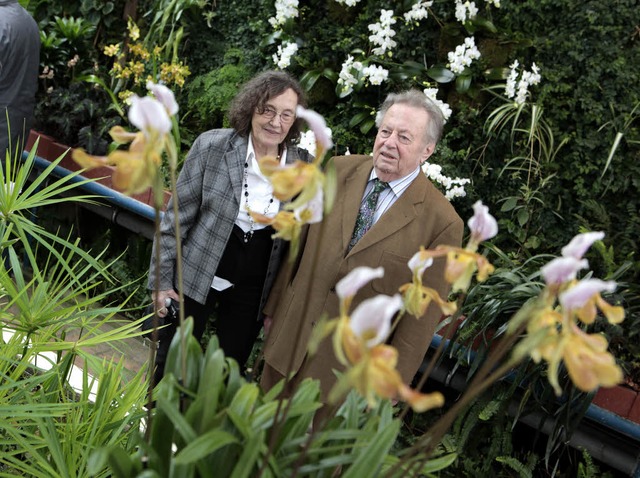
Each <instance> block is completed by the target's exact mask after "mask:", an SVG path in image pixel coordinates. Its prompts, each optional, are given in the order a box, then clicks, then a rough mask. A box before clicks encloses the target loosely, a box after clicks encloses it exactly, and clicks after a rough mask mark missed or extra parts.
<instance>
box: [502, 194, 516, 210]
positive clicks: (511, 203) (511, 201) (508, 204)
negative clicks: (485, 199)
mask: <svg viewBox="0 0 640 478" xmlns="http://www.w3.org/2000/svg"><path fill="white" fill-rule="evenodd" d="M517 204H518V198H515V197H510V198H508V199H507V200H506V201H505V202H504V203H502V207H501V208H500V211H502V212H507V211H511V210H512V209H513V208H515V207H516V206H517Z"/></svg>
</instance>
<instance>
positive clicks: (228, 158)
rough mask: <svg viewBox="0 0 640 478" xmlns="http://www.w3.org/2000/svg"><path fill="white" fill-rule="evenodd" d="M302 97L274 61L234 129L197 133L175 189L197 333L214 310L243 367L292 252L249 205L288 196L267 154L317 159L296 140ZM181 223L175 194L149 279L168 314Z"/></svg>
mask: <svg viewBox="0 0 640 478" xmlns="http://www.w3.org/2000/svg"><path fill="white" fill-rule="evenodd" d="M298 105H302V106H305V99H304V94H303V91H302V89H301V87H300V85H299V84H298V82H297V81H296V80H294V79H293V78H292V77H291V76H289V75H288V74H287V73H284V72H280V71H267V72H264V73H261V74H260V75H258V76H257V77H255V78H254V79H252V80H250V81H249V82H248V83H247V84H246V85H244V87H243V88H242V89H241V91H240V92H239V93H238V94H237V96H236V97H235V98H234V100H233V102H232V104H231V107H230V110H229V112H228V117H229V120H230V124H231V126H232V129H214V130H210V131H207V132H205V133H203V134H201V135H200V136H199V137H198V138H197V139H196V141H195V142H194V144H193V146H192V148H191V150H190V151H189V154H188V156H187V159H186V160H185V163H184V165H183V167H182V170H181V172H180V175H179V177H178V181H177V198H172V201H173V200H176V199H177V201H178V205H179V213H178V217H177V220H178V222H179V224H180V236H181V247H182V271H183V282H184V286H183V287H184V290H183V293H184V313H185V317H189V316H192V317H193V318H194V331H193V333H194V335H195V336H196V338H198V339H200V338H201V337H202V335H203V333H204V330H205V328H206V325H207V321H208V320H209V318H210V317H211V316H212V314H213V313H214V312H215V322H214V325H215V332H216V334H217V336H218V339H219V342H220V346H221V347H222V349H223V350H224V352H225V355H226V356H228V357H232V358H234V359H235V360H237V362H238V363H239V365H240V366H241V367H243V366H244V364H245V362H246V361H247V359H248V358H249V355H250V353H251V349H252V347H253V344H254V342H255V340H256V338H257V335H258V333H259V331H260V328H261V326H262V321H261V320H260V318H261V314H260V311H261V309H262V305H263V303H264V301H265V299H266V297H267V296H268V294H269V290H270V289H271V285H272V282H273V279H274V278H275V275H276V272H277V269H278V267H279V265H280V262H281V259H282V257H283V252H284V250H283V249H284V247H283V244H281V243H280V240H273V239H272V238H271V236H272V234H273V230H272V229H271V227H265V226H264V225H261V224H258V223H256V222H254V220H253V219H252V217H251V215H250V212H251V211H255V212H259V213H260V214H264V215H266V216H275V215H276V213H277V212H278V210H279V208H280V206H281V204H280V202H279V201H278V200H277V199H276V198H275V197H274V196H273V190H272V188H271V185H270V183H269V181H267V180H266V178H265V177H264V176H263V175H262V173H261V172H260V168H259V166H258V161H259V160H260V159H262V158H263V157H265V156H270V157H277V158H279V160H280V161H281V163H282V164H284V163H292V162H294V161H296V160H298V159H302V160H304V161H309V160H310V159H311V158H310V156H309V153H308V152H307V151H306V150H303V149H300V148H298V147H296V146H294V145H293V143H292V141H293V140H295V139H297V138H298V137H299V134H300V130H299V120H297V119H296V113H295V112H296V106H298ZM175 224H176V217H175V215H174V214H173V205H172V204H171V203H169V205H168V207H167V212H166V213H165V215H164V217H163V219H162V223H161V226H160V238H159V240H156V241H155V242H154V245H153V246H154V252H153V254H152V259H151V266H150V270H149V281H148V287H149V289H151V290H152V291H153V292H152V298H153V300H154V301H155V304H156V307H157V310H158V315H159V316H160V317H164V316H165V315H166V314H167V308H166V307H165V306H166V305H167V304H168V303H169V300H168V299H173V300H176V301H177V300H178V293H177V292H176V289H177V286H178V284H177V270H176V267H177V265H176V226H175ZM156 248H159V249H160V262H159V263H156V261H155V257H156V254H155V251H156ZM175 330H176V324H175V323H174V324H172V325H170V326H168V327H166V328H164V329H162V330H161V331H160V334H159V345H158V352H157V355H156V373H155V378H156V380H158V379H160V378H162V375H163V372H164V364H165V360H166V356H167V351H168V349H169V344H170V342H171V339H172V337H173V335H174V334H175Z"/></svg>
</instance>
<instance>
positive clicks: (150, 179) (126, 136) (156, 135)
mask: <svg viewBox="0 0 640 478" xmlns="http://www.w3.org/2000/svg"><path fill="white" fill-rule="evenodd" d="M148 87H149V89H150V90H152V92H153V93H154V95H155V96H156V98H160V99H161V101H159V100H158V99H155V98H151V97H149V96H146V97H144V98H140V97H138V96H135V95H134V96H132V97H131V108H129V121H130V122H131V124H133V125H134V126H135V127H136V128H138V129H139V130H140V132H138V133H130V132H127V131H126V130H125V129H124V128H122V127H120V126H115V127H113V128H111V131H110V132H109V133H110V134H111V137H112V138H113V140H114V141H115V142H116V143H118V144H129V143H130V146H129V150H128V151H123V150H116V151H113V152H112V153H110V154H109V155H108V156H106V157H104V156H102V157H101V156H91V155H89V154H87V153H86V152H85V151H84V150H82V149H76V150H74V151H73V153H72V157H73V159H74V161H76V162H77V163H78V164H79V165H80V166H82V167H83V168H95V167H99V166H115V168H116V170H115V172H114V173H113V177H112V179H113V185H114V186H115V187H116V188H117V189H120V190H122V191H123V192H124V193H125V194H136V193H140V192H143V191H145V190H146V189H147V188H149V187H150V186H153V185H154V184H155V181H156V178H157V175H158V169H159V167H160V165H161V164H162V154H163V152H164V151H165V148H166V146H167V144H168V143H167V141H168V133H169V132H170V131H171V127H172V122H171V118H170V115H173V114H175V113H177V111H178V105H177V103H175V99H174V97H173V93H171V91H170V90H169V89H168V88H166V87H164V86H162V85H155V84H153V83H151V82H149V84H148ZM174 149H175V148H174Z"/></svg>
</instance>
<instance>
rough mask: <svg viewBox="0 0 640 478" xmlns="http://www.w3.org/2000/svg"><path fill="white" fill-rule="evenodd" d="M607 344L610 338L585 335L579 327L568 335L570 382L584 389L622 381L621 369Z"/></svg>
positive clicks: (567, 361) (565, 349)
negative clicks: (608, 350)
mask: <svg viewBox="0 0 640 478" xmlns="http://www.w3.org/2000/svg"><path fill="white" fill-rule="evenodd" d="M576 329H578V328H577V327H576ZM607 345H608V344H607V339H605V338H604V337H603V336H602V335H600V334H585V333H583V332H582V331H581V330H579V329H578V330H577V331H576V333H574V334H571V335H570V336H569V338H568V340H567V342H566V344H565V346H564V353H563V359H564V363H565V365H566V366H567V371H568V372H569V377H571V381H572V382H573V383H574V384H575V385H576V387H578V388H579V389H580V390H582V391H583V392H592V391H594V390H595V389H596V388H597V387H599V386H603V387H612V386H614V385H617V384H618V383H620V382H622V379H623V374H622V370H621V369H620V367H619V366H618V365H617V364H616V360H615V358H614V357H613V355H611V354H610V353H608V352H607Z"/></svg>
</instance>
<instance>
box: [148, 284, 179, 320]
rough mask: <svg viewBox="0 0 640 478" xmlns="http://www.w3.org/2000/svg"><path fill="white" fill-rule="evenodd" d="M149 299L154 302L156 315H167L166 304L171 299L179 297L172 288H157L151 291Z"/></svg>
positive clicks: (177, 299)
mask: <svg viewBox="0 0 640 478" xmlns="http://www.w3.org/2000/svg"><path fill="white" fill-rule="evenodd" d="M151 299H152V300H153V302H154V303H155V308H156V310H157V311H158V317H165V316H166V315H167V312H168V310H167V306H168V305H169V304H170V303H171V299H173V300H175V301H179V300H180V297H179V296H178V293H177V292H176V291H175V290H173V289H168V290H158V291H153V292H152V293H151Z"/></svg>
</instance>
